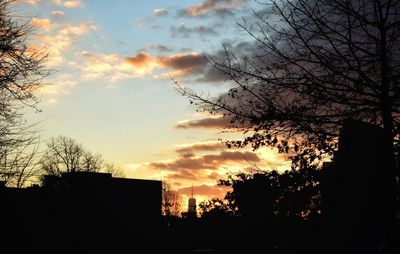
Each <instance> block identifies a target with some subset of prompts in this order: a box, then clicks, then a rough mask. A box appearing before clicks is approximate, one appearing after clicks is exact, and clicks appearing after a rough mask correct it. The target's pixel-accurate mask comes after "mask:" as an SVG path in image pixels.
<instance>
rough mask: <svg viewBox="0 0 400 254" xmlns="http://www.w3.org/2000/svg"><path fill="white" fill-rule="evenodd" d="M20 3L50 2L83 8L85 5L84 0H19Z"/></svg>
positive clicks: (66, 6) (67, 6)
mask: <svg viewBox="0 0 400 254" xmlns="http://www.w3.org/2000/svg"><path fill="white" fill-rule="evenodd" d="M17 2H19V3H26V4H30V5H36V4H38V3H43V2H46V3H50V4H54V5H57V6H62V7H65V8H81V7H84V3H83V1H82V0H51V1H49V0H17Z"/></svg>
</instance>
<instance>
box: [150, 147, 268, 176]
mask: <svg viewBox="0 0 400 254" xmlns="http://www.w3.org/2000/svg"><path fill="white" fill-rule="evenodd" d="M246 161H249V162H259V161H260V158H259V157H258V155H257V154H256V153H252V152H248V151H244V152H241V151H234V152H229V151H223V152H221V153H219V154H207V155H201V156H181V157H178V158H176V159H174V160H170V161H158V162H152V163H150V166H151V167H153V168H158V169H164V170H171V171H180V170H199V169H218V168H219V166H220V165H221V164H226V163H230V162H246Z"/></svg>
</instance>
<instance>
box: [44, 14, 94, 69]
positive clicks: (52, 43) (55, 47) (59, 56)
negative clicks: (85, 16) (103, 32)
mask: <svg viewBox="0 0 400 254" xmlns="http://www.w3.org/2000/svg"><path fill="white" fill-rule="evenodd" d="M48 27H51V30H49V32H48V33H45V34H40V35H38V36H37V39H38V41H39V45H38V46H39V47H41V48H45V49H46V50H47V52H48V53H49V65H51V66H57V65H60V64H61V63H63V62H64V60H65V59H64V54H65V53H66V50H67V49H69V48H70V47H71V46H72V45H73V44H75V43H76V41H77V40H78V39H80V38H81V37H82V36H83V35H85V34H87V33H88V32H90V31H94V30H97V27H96V25H95V24H94V23H93V22H87V23H83V24H78V25H71V24H58V25H55V24H54V25H52V24H49V26H48Z"/></svg>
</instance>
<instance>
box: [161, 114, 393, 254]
mask: <svg viewBox="0 0 400 254" xmlns="http://www.w3.org/2000/svg"><path fill="white" fill-rule="evenodd" d="M381 135H382V131H381V129H379V128H377V127H376V126H373V125H369V124H365V123H361V122H357V121H347V122H345V123H344V126H343V128H342V129H341V135H340V138H339V150H338V151H337V152H336V154H335V156H334V159H333V160H332V161H331V162H326V163H324V164H323V167H322V168H318V167H316V166H315V164H312V165H307V163H302V164H301V165H302V166H301V167H300V168H297V167H296V169H295V170H291V171H286V172H283V173H279V172H277V171H270V172H259V173H256V174H244V173H240V174H237V175H231V176H229V178H228V179H225V180H219V184H220V185H224V186H230V187H232V190H231V191H229V192H228V193H227V194H226V196H225V198H224V200H220V199H216V198H215V199H212V200H208V201H205V202H202V203H201V204H200V211H201V217H200V218H192V219H182V218H178V217H170V218H168V220H169V222H168V228H167V232H168V234H166V237H165V238H164V239H163V240H164V241H165V243H164V246H166V247H167V248H169V249H170V250H171V251H172V250H174V251H175V250H185V251H186V252H190V251H192V250H198V251H200V250H203V251H204V250H208V252H211V253H261V252H262V253H296V254H297V253H332V254H333V253H399V251H400V246H399V241H398V239H400V234H399V233H400V231H399V211H400V210H399V196H400V195H399V193H400V189H399V181H398V179H397V182H396V188H397V189H396V197H395V198H393V197H392V196H391V193H393V192H392V190H391V189H390V186H391V184H390V183H391V180H392V178H391V177H390V173H388V172H387V171H385V170H384V169H385V166H387V165H386V162H387V154H386V151H385V150H384V149H382V136H381ZM388 183H389V184H388ZM392 200H397V203H396V204H395V207H396V218H392V217H390V216H391V215H392V210H391V207H393V204H392ZM392 221H395V223H391V222H392ZM183 252H184V251H183Z"/></svg>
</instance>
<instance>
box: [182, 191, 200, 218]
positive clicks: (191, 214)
mask: <svg viewBox="0 0 400 254" xmlns="http://www.w3.org/2000/svg"><path fill="white" fill-rule="evenodd" d="M182 217H183V218H197V205H196V199H195V198H194V197H193V186H192V195H191V197H190V198H189V200H188V210H187V212H183V213H182Z"/></svg>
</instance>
